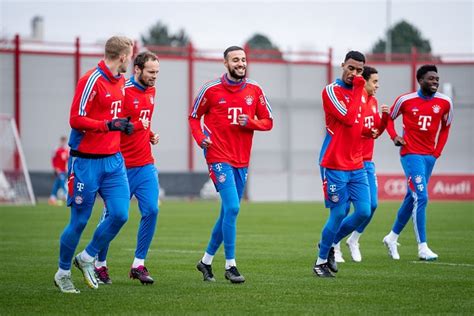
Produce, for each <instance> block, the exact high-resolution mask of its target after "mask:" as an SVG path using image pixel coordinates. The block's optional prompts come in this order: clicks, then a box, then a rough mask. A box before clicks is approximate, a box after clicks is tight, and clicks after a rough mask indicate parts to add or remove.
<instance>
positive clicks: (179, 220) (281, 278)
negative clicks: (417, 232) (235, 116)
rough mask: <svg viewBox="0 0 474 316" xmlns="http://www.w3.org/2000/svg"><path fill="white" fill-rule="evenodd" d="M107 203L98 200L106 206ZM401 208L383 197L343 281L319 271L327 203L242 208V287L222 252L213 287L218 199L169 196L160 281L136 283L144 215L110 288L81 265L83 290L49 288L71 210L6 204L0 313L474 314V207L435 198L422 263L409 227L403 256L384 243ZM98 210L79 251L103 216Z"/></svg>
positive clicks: (129, 231)
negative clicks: (204, 266) (209, 269)
mask: <svg viewBox="0 0 474 316" xmlns="http://www.w3.org/2000/svg"><path fill="white" fill-rule="evenodd" d="M98 204H101V203H98ZM398 206H399V203H387V202H382V203H381V205H380V207H379V209H378V210H377V213H376V214H375V216H374V219H373V221H372V223H371V224H370V225H369V226H368V228H367V230H366V232H365V233H364V235H363V236H362V239H361V250H362V255H363V261H362V263H353V262H349V260H348V259H349V258H350V256H349V253H348V250H347V248H346V247H345V245H344V246H343V248H342V249H343V252H344V255H345V258H346V260H347V262H346V263H343V264H340V271H339V273H338V274H337V278H335V279H318V278H316V277H315V276H314V275H313V274H312V266H313V263H314V259H315V256H316V252H315V251H316V250H315V245H316V243H317V241H318V240H319V238H320V233H321V229H322V227H323V224H324V222H325V221H326V219H327V210H325V209H324V208H323V206H322V204H319V203H243V204H242V208H241V213H240V215H239V219H238V232H237V252H236V255H237V262H238V266H239V270H240V271H241V272H242V273H243V274H244V275H245V277H246V280H247V281H246V282H245V283H244V284H240V285H232V284H230V283H228V282H227V281H225V279H224V276H223V274H224V268H223V265H224V259H223V253H222V249H220V250H219V252H218V253H217V255H216V259H215V260H214V264H213V268H214V273H215V276H216V279H217V282H216V283H214V284H209V283H205V282H202V278H201V274H200V273H199V272H198V271H197V270H196V268H195V264H196V262H197V261H198V260H199V259H200V258H201V256H202V253H203V251H204V249H205V247H206V245H207V241H208V238H209V234H210V231H211V229H212V226H213V224H214V221H215V219H216V216H217V213H218V211H217V210H218V208H219V204H218V203H217V202H175V201H165V202H164V203H163V204H162V205H161V208H160V215H159V221H158V229H157V233H156V236H155V239H154V241H153V243H152V247H151V249H150V252H149V254H148V258H147V267H148V269H149V270H150V272H151V274H152V276H153V277H154V278H155V281H156V282H155V284H154V285H153V286H142V285H140V284H139V283H138V281H136V280H134V281H132V280H129V279H128V271H129V268H130V264H131V261H132V259H133V252H134V248H135V240H136V231H137V227H138V221H139V215H138V211H137V206H136V204H135V203H132V207H131V213H130V219H129V222H128V223H127V224H126V225H125V226H124V228H123V229H122V231H121V232H120V234H119V235H118V237H117V238H116V239H115V240H114V241H113V243H112V245H111V248H110V252H109V257H108V263H109V268H110V274H111V278H112V280H113V284H112V285H111V286H101V287H99V289H98V290H96V291H94V290H90V289H88V288H86V286H85V284H84V282H83V281H82V278H81V274H80V272H79V271H78V270H77V269H76V268H74V267H73V270H72V272H73V278H74V282H75V284H76V286H77V287H78V288H79V289H80V290H81V294H79V295H65V294H62V293H60V292H59V291H58V289H57V288H55V287H54V285H53V275H54V273H55V271H56V269H57V261H58V247H59V241H58V240H59V236H60V234H61V232H62V230H63V228H64V226H65V225H66V223H67V221H68V220H69V210H68V209H67V208H65V207H50V206H47V205H44V204H41V205H39V206H37V207H0V263H1V269H0V314H1V315H5V314H23V315H26V314H159V313H161V314H242V313H245V314H328V313H329V314H375V315H378V314H405V315H406V314H470V315H472V314H474V299H473V298H474V289H473V288H474V247H473V243H472V235H473V228H474V225H473V223H474V221H473V219H474V214H473V212H474V209H473V204H472V202H465V203H457V202H449V203H430V205H429V208H428V229H427V230H428V237H429V245H430V247H431V248H432V249H433V250H434V251H435V252H437V253H438V254H439V256H440V258H439V260H438V261H437V262H434V263H420V262H419V261H418V260H417V247H416V242H415V238H414V233H413V225H412V223H411V222H410V223H409V224H408V225H407V227H406V229H405V231H404V232H403V234H402V235H401V237H400V240H399V241H400V243H401V244H402V246H401V247H400V248H399V249H400V255H401V260H400V261H393V260H391V259H389V257H388V256H387V252H386V249H385V247H384V246H383V244H382V242H381V240H382V238H383V236H384V235H385V234H386V233H387V232H388V231H389V230H390V228H391V225H392V223H393V219H394V217H395V214H396V210H397V208H398ZM99 207H100V206H97V207H96V209H95V211H94V214H93V216H92V218H91V220H90V222H89V225H88V227H87V228H86V230H85V231H84V234H83V236H82V238H81V242H80V244H79V247H78V251H79V250H82V249H83V248H84V247H85V245H86V244H87V242H88V241H89V239H90V238H91V235H92V232H93V230H94V228H95V225H96V223H97V220H98V216H99V213H100V209H99Z"/></svg>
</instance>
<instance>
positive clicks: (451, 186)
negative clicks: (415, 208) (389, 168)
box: [377, 174, 474, 201]
mask: <svg viewBox="0 0 474 316" xmlns="http://www.w3.org/2000/svg"><path fill="white" fill-rule="evenodd" d="M377 180H378V185H379V199H380V200H399V199H400V200H401V199H403V197H404V196H405V193H406V187H407V180H406V178H405V176H402V175H393V174H392V175H389V174H377ZM473 188H474V174H462V175H460V174H456V175H446V174H444V175H432V176H431V178H430V182H429V183H428V196H429V199H430V200H450V201H453V200H458V201H467V200H474V191H473Z"/></svg>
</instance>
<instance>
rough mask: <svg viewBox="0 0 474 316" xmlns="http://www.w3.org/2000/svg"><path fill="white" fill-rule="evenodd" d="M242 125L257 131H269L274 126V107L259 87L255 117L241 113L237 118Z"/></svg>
mask: <svg viewBox="0 0 474 316" xmlns="http://www.w3.org/2000/svg"><path fill="white" fill-rule="evenodd" d="M237 120H238V122H239V124H240V126H242V127H244V128H248V129H251V130H256V131H269V130H271V129H272V128H273V117H272V108H271V107H270V103H269V102H268V100H267V98H266V97H265V94H264V93H263V91H262V90H260V89H259V95H258V101H257V108H256V111H255V117H254V118H251V117H249V116H248V115H247V114H240V115H239V116H238V118H237Z"/></svg>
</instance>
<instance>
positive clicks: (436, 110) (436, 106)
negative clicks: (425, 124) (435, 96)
mask: <svg viewBox="0 0 474 316" xmlns="http://www.w3.org/2000/svg"><path fill="white" fill-rule="evenodd" d="M439 111H441V107H440V106H439V105H437V104H435V105H433V112H434V113H439Z"/></svg>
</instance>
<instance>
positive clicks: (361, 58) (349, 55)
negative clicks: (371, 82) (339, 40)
mask: <svg viewBox="0 0 474 316" xmlns="http://www.w3.org/2000/svg"><path fill="white" fill-rule="evenodd" d="M349 59H354V60H357V61H361V62H363V63H364V64H365V56H364V54H362V53H361V52H358V51H356V50H351V51H350V52H348V53H347V54H346V58H344V62H346V61H347V60H349Z"/></svg>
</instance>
